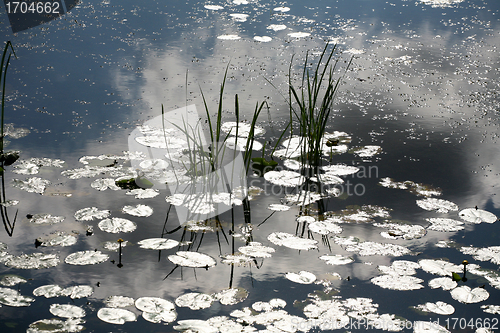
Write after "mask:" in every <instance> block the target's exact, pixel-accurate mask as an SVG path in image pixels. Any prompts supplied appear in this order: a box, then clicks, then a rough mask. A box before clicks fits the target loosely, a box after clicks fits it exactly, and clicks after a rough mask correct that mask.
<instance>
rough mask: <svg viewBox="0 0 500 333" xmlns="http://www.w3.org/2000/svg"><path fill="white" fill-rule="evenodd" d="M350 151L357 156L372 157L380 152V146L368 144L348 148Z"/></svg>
mask: <svg viewBox="0 0 500 333" xmlns="http://www.w3.org/2000/svg"><path fill="white" fill-rule="evenodd" d="M350 152H352V153H353V154H355V155H358V156H359V157H372V156H375V155H377V154H379V153H380V152H382V147H380V146H374V145H368V146H363V147H357V148H353V149H351V150H350Z"/></svg>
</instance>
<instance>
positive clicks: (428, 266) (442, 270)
mask: <svg viewBox="0 0 500 333" xmlns="http://www.w3.org/2000/svg"><path fill="white" fill-rule="evenodd" d="M418 263H419V264H420V267H422V269H423V270H424V271H426V272H427V273H431V274H434V275H442V276H451V275H452V273H453V272H455V273H460V272H461V271H462V267H461V266H458V265H455V264H452V263H450V262H448V261H444V260H440V259H422V260H419V261H418Z"/></svg>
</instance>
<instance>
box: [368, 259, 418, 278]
mask: <svg viewBox="0 0 500 333" xmlns="http://www.w3.org/2000/svg"><path fill="white" fill-rule="evenodd" d="M377 268H378V270H379V271H381V272H382V273H384V274H387V275H414V274H417V271H416V269H417V268H420V265H419V264H418V263H416V262H414V261H409V260H395V261H393V262H392V264H391V266H384V265H380V266H378V267H377Z"/></svg>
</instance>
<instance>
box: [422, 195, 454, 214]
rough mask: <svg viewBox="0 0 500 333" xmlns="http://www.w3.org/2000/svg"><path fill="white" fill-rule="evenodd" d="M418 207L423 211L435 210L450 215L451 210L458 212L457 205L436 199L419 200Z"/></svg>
mask: <svg viewBox="0 0 500 333" xmlns="http://www.w3.org/2000/svg"><path fill="white" fill-rule="evenodd" d="M417 205H418V206H419V207H420V208H422V209H425V210H435V211H436V212H438V213H448V212H449V211H450V210H451V211H457V210H458V205H456V204H455V203H453V202H451V201H448V200H444V199H436V198H425V199H421V200H417Z"/></svg>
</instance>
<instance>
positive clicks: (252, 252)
mask: <svg viewBox="0 0 500 333" xmlns="http://www.w3.org/2000/svg"><path fill="white" fill-rule="evenodd" d="M238 251H240V252H241V253H243V254H245V255H247V256H250V257H255V258H270V257H271V253H274V249H273V248H272V247H268V246H264V245H262V244H261V243H259V242H250V243H248V245H246V246H241V247H240V248H238Z"/></svg>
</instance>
